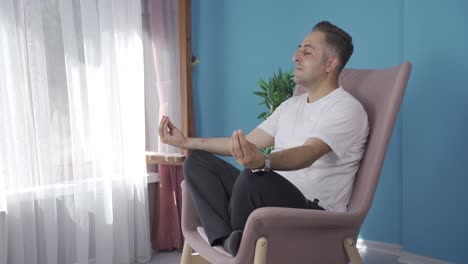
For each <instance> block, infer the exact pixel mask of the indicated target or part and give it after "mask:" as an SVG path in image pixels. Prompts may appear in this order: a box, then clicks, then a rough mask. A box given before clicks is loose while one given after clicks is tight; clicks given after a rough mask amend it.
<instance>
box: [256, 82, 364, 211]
mask: <svg viewBox="0 0 468 264" xmlns="http://www.w3.org/2000/svg"><path fill="white" fill-rule="evenodd" d="M307 97H308V94H307V93H305V94H302V95H299V96H294V97H291V98H289V99H288V100H286V101H285V102H283V103H282V104H281V105H280V106H279V107H278V108H277V109H276V110H275V111H274V112H273V114H272V115H271V116H270V117H269V118H268V119H267V120H265V121H264V122H263V123H261V124H260V125H259V126H258V127H259V128H260V129H262V130H263V131H265V132H266V133H268V134H269V135H271V136H273V137H274V138H275V150H274V151H279V150H283V149H288V148H292V147H297V146H301V145H303V144H304V142H305V141H306V140H307V139H308V138H319V139H321V140H322V141H324V142H325V143H326V144H328V146H329V147H330V148H331V149H332V151H331V152H329V153H327V154H326V155H324V156H322V157H321V158H320V159H318V160H317V161H315V162H314V163H313V164H312V165H311V166H310V167H307V168H304V169H301V170H296V171H277V173H279V174H281V175H282V176H283V177H285V178H286V179H288V180H289V181H290V182H292V183H293V184H294V185H295V186H296V187H297V188H299V190H300V191H301V192H302V193H303V194H304V195H305V196H306V197H307V199H309V200H312V201H313V200H314V199H318V200H319V205H320V206H321V207H323V208H325V210H327V211H336V212H344V211H346V206H347V204H348V202H349V198H350V196H351V191H352V188H353V183H354V176H355V175H356V172H357V170H358V167H359V162H360V160H361V158H362V155H363V153H364V150H365V144H366V141H367V136H368V134H369V123H368V120H367V113H366V111H365V110H364V108H363V107H362V105H361V103H360V102H359V101H358V100H357V99H356V98H354V97H353V96H352V95H351V94H349V93H348V92H346V91H345V90H344V89H343V88H342V87H339V88H337V89H335V90H333V91H332V92H331V93H329V94H327V95H326V96H324V97H322V98H321V99H319V100H317V101H315V102H313V103H307Z"/></svg>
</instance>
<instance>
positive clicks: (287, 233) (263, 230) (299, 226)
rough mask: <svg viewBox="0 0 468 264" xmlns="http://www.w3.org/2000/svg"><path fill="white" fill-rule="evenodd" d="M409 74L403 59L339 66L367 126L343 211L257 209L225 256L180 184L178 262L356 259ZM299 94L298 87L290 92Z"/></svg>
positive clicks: (281, 262) (270, 262) (278, 262)
mask: <svg viewBox="0 0 468 264" xmlns="http://www.w3.org/2000/svg"><path fill="white" fill-rule="evenodd" d="M410 72H411V63H410V62H405V63H403V64H401V65H399V66H396V67H393V68H388V69H382V70H358V69H344V70H343V72H342V73H341V75H340V85H342V86H343V87H344V88H345V89H346V90H347V91H349V92H350V93H351V94H352V95H353V96H354V97H356V98H357V99H358V100H359V101H360V102H361V103H362V104H363V106H364V108H365V109H366V111H367V114H368V117H369V123H370V128H371V129H370V134H369V139H368V142H367V147H366V152H365V154H364V157H363V159H362V161H361V165H360V169H359V171H358V173H357V175H356V179H355V182H354V188H353V193H352V196H351V200H350V202H349V205H348V210H347V212H345V213H335V212H326V211H316V210H304V209H291V208H276V207H264V208H259V209H257V210H255V211H254V212H253V213H252V214H251V215H250V216H249V218H248V220H247V224H246V227H245V230H244V235H243V238H242V241H241V244H240V248H239V251H238V253H237V255H236V256H235V257H231V256H229V255H228V254H227V253H225V252H220V250H219V249H218V250H217V249H214V248H212V247H211V246H210V245H209V244H208V243H207V242H206V241H205V240H204V239H203V238H202V236H201V234H200V232H198V231H197V227H199V226H200V223H199V221H198V218H197V214H196V211H195V209H194V207H193V204H192V200H191V197H190V193H189V192H188V190H187V188H185V187H184V186H183V194H182V195H183V198H182V199H183V201H182V232H183V235H184V237H185V244H184V251H183V254H182V261H181V263H182V264H190V263H193V264H196V263H217V264H218V263H219V264H234V263H237V264H248V263H255V264H265V263H268V264H286V263H294V264H301V263H320V264H323V263H349V261H351V262H352V263H353V264H355V263H362V261H361V258H360V256H359V252H358V251H357V249H356V246H355V241H356V239H357V236H358V234H359V231H360V228H361V225H362V223H363V222H364V219H365V217H366V215H367V213H368V211H369V208H370V207H371V204H372V200H373V198H374V194H375V190H376V187H377V183H378V180H379V177H380V173H381V169H382V165H383V161H384V159H385V155H386V152H387V147H388V143H389V141H390V138H391V135H392V131H393V127H394V124H395V120H396V118H397V115H398V112H399V109H400V105H401V102H402V98H403V95H404V92H405V89H406V85H407V82H408V78H409V75H410ZM303 92H304V91H303V90H302V89H301V88H298V89H296V92H295V95H297V94H300V93H303ZM182 185H183V183H182ZM192 248H193V249H194V250H195V251H196V252H197V253H192Z"/></svg>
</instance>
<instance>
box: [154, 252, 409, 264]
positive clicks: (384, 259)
mask: <svg viewBox="0 0 468 264" xmlns="http://www.w3.org/2000/svg"><path fill="white" fill-rule="evenodd" d="M180 256H181V252H179V251H171V252H159V253H155V255H154V257H153V260H152V261H151V262H150V264H179V263H180ZM361 256H362V260H363V262H364V263H365V264H399V263H400V262H398V260H397V259H398V257H397V256H394V255H387V254H383V253H379V252H372V251H369V250H368V251H367V252H365V253H364V252H361Z"/></svg>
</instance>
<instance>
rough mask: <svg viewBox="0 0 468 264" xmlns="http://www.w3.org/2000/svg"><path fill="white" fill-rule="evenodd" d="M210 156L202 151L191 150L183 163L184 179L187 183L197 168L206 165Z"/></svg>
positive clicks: (194, 174) (194, 175)
mask: <svg viewBox="0 0 468 264" xmlns="http://www.w3.org/2000/svg"><path fill="white" fill-rule="evenodd" d="M211 156H212V154H211V153H209V152H207V151H204V150H193V151H192V152H191V153H190V154H189V155H188V157H187V158H186V159H185V161H184V178H185V179H186V180H188V181H189V182H190V181H191V180H192V177H196V175H198V174H197V173H193V172H194V171H195V170H197V168H199V167H200V166H201V165H203V164H204V163H206V162H207V161H208V160H209V158H210V157H211Z"/></svg>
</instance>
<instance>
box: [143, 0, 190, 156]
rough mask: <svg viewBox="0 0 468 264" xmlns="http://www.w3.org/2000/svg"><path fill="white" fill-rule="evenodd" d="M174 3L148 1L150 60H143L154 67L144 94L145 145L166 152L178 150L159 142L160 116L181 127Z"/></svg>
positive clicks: (177, 32) (148, 67)
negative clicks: (165, 116) (152, 78)
mask: <svg viewBox="0 0 468 264" xmlns="http://www.w3.org/2000/svg"><path fill="white" fill-rule="evenodd" d="M178 2H179V1H176V0H174V1H167V0H148V12H149V23H150V25H149V29H150V30H151V35H150V39H151V46H149V45H148V46H146V45H145V46H146V47H148V54H150V52H151V51H152V54H153V60H152V61H151V60H150V59H147V63H148V64H153V65H148V64H146V65H147V69H151V68H152V67H154V71H155V73H156V75H155V79H154V81H155V82H156V85H150V86H148V87H147V88H146V90H147V94H148V95H150V96H147V97H146V100H147V106H146V107H147V109H146V114H147V123H146V124H147V129H146V130H147V135H149V137H148V139H147V148H148V150H152V151H157V152H162V153H166V154H170V153H180V150H179V149H178V148H175V147H172V146H170V145H166V144H162V143H161V142H160V140H159V136H158V127H159V120H160V119H161V117H162V116H163V115H167V116H169V117H170V118H171V121H172V123H173V124H174V125H175V126H177V127H178V128H179V129H180V128H181V113H180V68H179V67H180V66H179V65H180V61H179V56H180V55H179V20H178V10H179V9H178ZM148 76H149V75H148Z"/></svg>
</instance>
